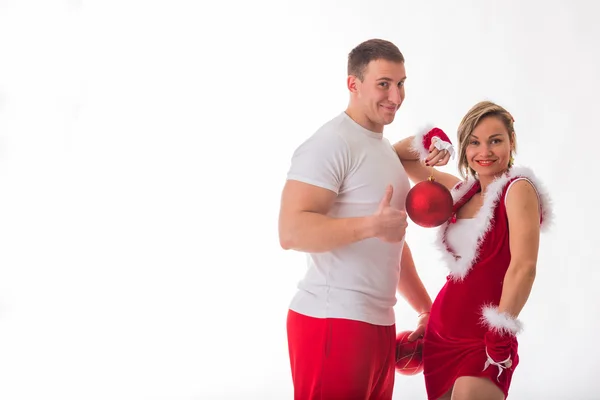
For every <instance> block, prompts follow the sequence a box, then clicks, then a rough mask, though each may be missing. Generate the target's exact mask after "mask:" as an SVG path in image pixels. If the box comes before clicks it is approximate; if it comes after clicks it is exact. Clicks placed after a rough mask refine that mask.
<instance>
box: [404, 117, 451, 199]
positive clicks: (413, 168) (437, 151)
mask: <svg viewBox="0 0 600 400" xmlns="http://www.w3.org/2000/svg"><path fill="white" fill-rule="evenodd" d="M436 144H437V147H436ZM394 150H395V151H396V154H398V157H399V158H400V161H401V162H402V166H403V167H404V169H405V170H406V174H407V175H408V178H409V179H410V180H411V181H413V182H414V183H419V182H423V181H425V180H427V179H428V178H429V177H430V176H431V175H432V174H433V178H434V179H435V180H436V181H437V182H439V183H440V184H442V185H444V186H445V187H446V188H448V190H450V189H452V188H453V187H454V186H455V185H456V184H457V183H458V182H459V181H460V179H459V178H457V177H455V176H454V175H452V174H447V173H445V172H440V171H437V170H435V169H434V168H433V166H435V165H437V166H443V165H446V164H447V163H448V160H449V159H450V156H452V155H453V154H454V148H453V147H452V143H451V141H450V139H449V138H448V136H447V135H446V134H445V133H444V131H442V130H441V129H439V128H433V129H431V130H429V131H428V132H426V133H420V134H418V135H415V136H409V137H407V138H405V139H403V140H401V141H399V142H397V143H396V144H395V145H394ZM427 164H428V165H427Z"/></svg>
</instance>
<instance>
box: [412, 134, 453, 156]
mask: <svg viewBox="0 0 600 400" xmlns="http://www.w3.org/2000/svg"><path fill="white" fill-rule="evenodd" d="M434 138H436V139H434ZM432 141H433V142H434V143H435V147H436V148H437V149H438V150H448V152H450V155H451V156H452V158H454V146H453V145H452V141H451V140H450V138H449V137H448V135H446V133H445V132H444V131H443V130H441V129H440V128H433V129H425V130H423V132H421V133H419V134H417V135H415V137H414V139H413V141H412V143H411V146H410V148H411V150H412V151H413V152H414V153H415V154H418V156H419V160H421V161H425V160H426V159H427V157H428V156H429V148H430V147H431V143H432Z"/></svg>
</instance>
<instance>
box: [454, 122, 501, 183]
mask: <svg viewBox="0 0 600 400" xmlns="http://www.w3.org/2000/svg"><path fill="white" fill-rule="evenodd" d="M512 148H513V146H512V144H511V141H510V135H509V133H508V130H507V129H506V126H505V125H504V123H503V122H502V120H501V119H500V118H499V117H496V116H489V117H485V118H483V119H482V120H481V121H479V124H478V125H477V126H476V127H475V129H474V130H473V133H471V136H470V138H469V141H468V143H467V148H466V150H465V154H466V157H467V162H468V164H469V167H471V168H472V169H473V170H475V172H477V174H478V175H479V177H480V178H481V177H484V176H497V175H500V174H502V173H503V172H505V171H506V170H507V169H508V162H509V160H510V155H511V150H512Z"/></svg>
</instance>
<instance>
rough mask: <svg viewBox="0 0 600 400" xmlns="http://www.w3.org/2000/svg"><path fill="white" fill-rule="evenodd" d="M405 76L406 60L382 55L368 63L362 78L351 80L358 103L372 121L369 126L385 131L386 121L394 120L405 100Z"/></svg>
mask: <svg viewBox="0 0 600 400" xmlns="http://www.w3.org/2000/svg"><path fill="white" fill-rule="evenodd" d="M405 80H406V70H405V69H404V63H398V62H392V61H387V60H382V59H380V60H374V61H371V62H370V63H369V65H367V67H366V68H365V71H364V74H363V80H362V81H360V80H359V79H357V78H354V80H353V82H350V83H351V85H350V86H351V89H352V88H354V91H353V95H354V97H355V101H356V104H357V105H358V107H359V108H360V109H361V111H362V112H363V113H364V114H365V116H366V117H367V119H368V121H369V125H372V127H370V128H369V129H371V130H373V131H377V132H379V131H383V127H384V126H385V125H388V124H390V123H392V122H393V121H394V118H395V116H396V111H398V109H399V108H400V106H401V105H402V102H403V101H404V81H405ZM351 81H352V78H351ZM352 83H353V84H354V85H352Z"/></svg>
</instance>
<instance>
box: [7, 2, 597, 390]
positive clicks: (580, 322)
mask: <svg viewBox="0 0 600 400" xmlns="http://www.w3.org/2000/svg"><path fill="white" fill-rule="evenodd" d="M595 8H597V6H596V5H595V4H594V3H593V2H583V1H581V2H577V1H550V2H548V1H544V2H542V1H529V2H519V1H516V0H511V1H490V2H485V3H483V2H473V1H466V0H462V1H454V2H444V1H428V2H402V1H379V0H374V1H372V2H370V3H367V2H364V1H360V2H359V1H344V2H342V1H317V0H312V1H293V2H292V1H278V2H276V1H273V0H272V1H268V0H256V1H253V2H245V1H241V0H238V1H231V2H217V1H212V2H201V1H192V0H189V1H183V0H172V1H160V2H159V1H141V0H138V1H133V0H120V1H114V0H113V1H109V0H102V1H100V0H98V1H92V0H90V1H87V0H80V1H76V0H71V1H67V0H64V1H58V0H54V1H51V0H40V1H37V2H36V1H25V0H23V1H17V0H14V1H10V0H1V1H0V398H2V399H6V400H21V399H62V400H67V399H77V400H81V399H86V400H87V399H111V400H115V399H165V400H166V399H208V400H212V399H215V400H216V399H291V398H292V386H291V379H290V372H289V364H288V359H287V341H286V333H285V318H286V312H287V306H288V303H289V301H290V299H291V297H292V296H293V294H294V292H295V289H296V284H297V282H298V280H299V279H301V277H302V275H303V273H304V268H305V266H304V255H302V254H299V253H294V252H285V251H283V250H281V249H280V247H279V243H278V237H277V217H278V208H279V196H280V192H281V188H282V186H283V184H284V179H285V174H286V172H287V168H288V166H289V160H290V157H291V154H292V152H293V150H294V149H295V147H296V146H297V145H299V144H300V143H301V142H302V141H303V140H304V139H306V138H307V137H308V136H309V135H310V134H312V132H314V130H315V129H317V128H318V127H319V126H320V125H321V124H322V123H324V122H325V121H326V120H328V119H330V118H331V117H333V116H334V115H336V114H337V113H339V112H340V111H341V110H343V109H344V108H345V106H346V104H347V92H346V89H345V78H346V75H345V68H346V56H347V53H348V52H349V51H350V49H351V48H352V47H354V46H355V45H357V44H358V43H359V42H361V41H363V40H366V39H369V38H373V37H381V38H386V39H389V40H392V41H393V42H395V43H396V44H397V45H398V46H399V47H400V49H401V50H402V52H403V53H404V55H405V57H406V60H407V61H406V67H407V73H408V81H407V85H406V92H407V98H406V101H405V103H404V105H403V106H402V108H401V110H400V112H399V114H398V117H397V119H396V121H395V122H394V124H392V125H391V126H389V127H387V130H386V135H387V137H388V138H389V139H390V140H391V141H392V142H394V141H396V140H399V139H401V138H403V137H405V136H407V135H410V134H412V133H414V132H415V130H416V129H417V128H418V127H420V126H422V125H424V124H426V123H434V124H436V125H438V126H440V127H442V128H443V129H445V130H446V131H447V132H448V133H449V134H451V136H452V138H455V132H456V128H457V126H458V123H459V121H460V119H461V118H462V116H463V115H464V113H465V112H466V111H467V110H468V109H469V108H470V107H471V106H472V105H473V104H474V103H475V102H477V101H479V100H482V99H490V100H494V101H497V102H499V103H500V104H502V105H504V106H506V107H507V108H508V110H510V111H511V112H512V113H513V115H514V117H515V119H516V129H517V135H518V141H519V142H518V145H519V152H518V156H517V163H518V164H523V165H527V166H530V167H532V168H534V170H535V172H536V173H537V174H538V176H539V177H540V179H542V180H543V182H544V183H545V184H546V186H547V188H548V189H549V190H550V192H551V194H552V196H553V199H554V207H555V213H556V221H555V225H554V230H553V231H552V232H551V233H549V234H546V235H544V236H543V238H542V242H541V249H540V258H539V273H538V278H537V281H536V284H535V287H534V290H533V293H532V295H531V297H530V300H529V302H528V304H527V306H526V308H525V310H524V311H523V313H522V315H521V317H522V319H523V320H524V322H525V323H526V331H525V333H524V334H523V335H522V336H521V339H520V341H521V348H520V352H521V357H522V361H521V364H520V366H519V368H518V370H517V373H516V374H515V377H514V380H513V382H514V383H513V386H512V389H511V396H510V397H511V398H512V399H513V400H518V399H527V400H530V399H540V398H544V399H557V400H559V399H560V400H562V399H578V400H586V399H597V398H599V397H600V394H599V391H600V380H599V379H597V375H598V374H599V373H600V361H599V360H600V351H599V350H598V346H595V345H593V343H595V340H596V333H597V331H598V328H599V320H600V319H599V317H598V315H599V310H598V308H599V307H598V304H599V302H600V292H599V291H598V290H597V289H596V282H597V281H598V279H600V272H599V269H598V266H599V265H598V257H597V246H596V242H597V234H596V232H597V229H595V228H596V227H597V225H598V222H599V221H598V216H597V206H596V204H597V198H596V196H597V195H596V194H595V192H596V191H597V190H596V189H595V184H596V179H595V178H596V177H595V170H596V168H595V167H596V159H597V153H598V151H597V149H596V147H597V145H596V141H597V135H598V133H599V132H598V128H597V123H596V119H597V115H598V112H597V110H598V107H599V106H600V102H599V100H598V96H597V93H598V92H599V91H600V78H599V75H598V71H599V70H600V50H598V46H597V43H595V40H594V38H595V37H597V36H598V34H599V33H600V32H599V28H598V26H597V24H596V18H595V15H597V12H595ZM446 170H449V171H453V170H454V171H455V167H454V166H448V167H446ZM432 239H433V231H430V230H425V229H423V228H418V227H415V226H412V227H411V228H410V231H409V233H408V240H409V243H410V244H411V246H412V250H413V254H414V257H415V260H416V262H417V265H418V269H419V272H420V274H421V276H422V278H423V280H424V282H425V284H426V286H427V288H428V289H429V291H430V293H431V295H432V296H435V294H436V293H437V290H439V288H440V287H441V285H442V283H443V282H444V279H445V270H444V269H443V267H442V266H441V264H440V263H439V254H437V253H436V252H435V251H432V250H431V245H430V243H431V240H432ZM396 311H397V318H398V329H399V330H400V329H405V328H407V329H410V328H412V327H413V326H414V325H413V324H414V322H415V314H414V313H413V312H412V311H411V310H410V309H409V308H408V307H407V306H406V305H405V304H404V302H403V301H402V299H399V302H398V305H397V308H396ZM394 398H396V399H410V400H412V399H415V400H416V399H424V398H425V391H424V384H423V380H422V376H415V377H402V376H397V381H396V390H395V395H394Z"/></svg>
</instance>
